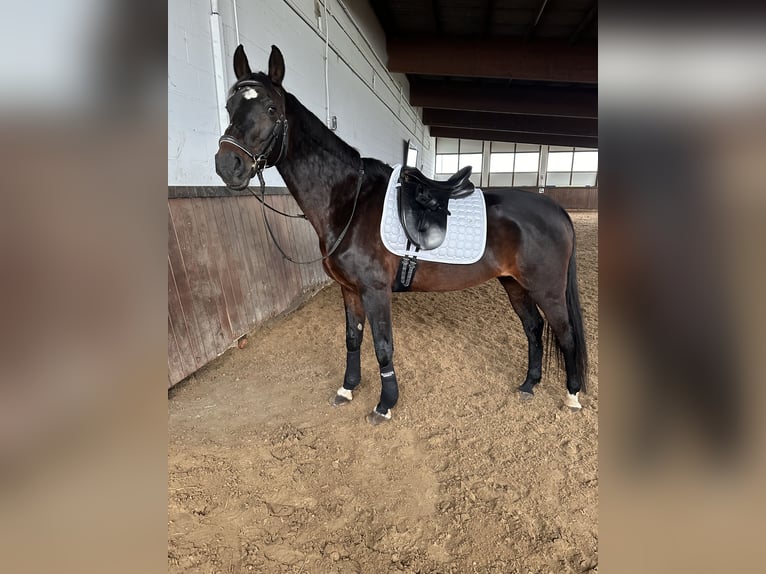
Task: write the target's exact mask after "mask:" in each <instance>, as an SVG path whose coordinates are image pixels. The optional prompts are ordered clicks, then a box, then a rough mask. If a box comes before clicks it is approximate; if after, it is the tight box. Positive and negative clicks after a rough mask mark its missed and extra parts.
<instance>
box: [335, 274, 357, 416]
mask: <svg viewBox="0 0 766 574" xmlns="http://www.w3.org/2000/svg"><path fill="white" fill-rule="evenodd" d="M341 291H342V292H343V304H344V306H345V307H346V374H345V376H344V377H343V386H342V387H341V388H339V389H338V391H337V392H336V394H335V398H334V399H333V404H334V405H335V406H336V407H339V406H343V405H346V404H348V403H350V402H351V399H352V398H353V393H352V391H353V390H354V389H355V388H356V387H358V386H359V383H360V382H362V361H361V356H360V348H361V346H362V337H363V336H364V306H363V305H362V298H361V297H360V296H359V294H358V293H355V292H354V291H351V290H350V289H347V288H346V287H341Z"/></svg>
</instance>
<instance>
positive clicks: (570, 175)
mask: <svg viewBox="0 0 766 574" xmlns="http://www.w3.org/2000/svg"><path fill="white" fill-rule="evenodd" d="M597 175H598V150H594V149H591V148H581V147H560V146H550V152H549V153H548V169H547V173H546V176H545V185H551V186H558V187H587V186H593V185H596V178H597Z"/></svg>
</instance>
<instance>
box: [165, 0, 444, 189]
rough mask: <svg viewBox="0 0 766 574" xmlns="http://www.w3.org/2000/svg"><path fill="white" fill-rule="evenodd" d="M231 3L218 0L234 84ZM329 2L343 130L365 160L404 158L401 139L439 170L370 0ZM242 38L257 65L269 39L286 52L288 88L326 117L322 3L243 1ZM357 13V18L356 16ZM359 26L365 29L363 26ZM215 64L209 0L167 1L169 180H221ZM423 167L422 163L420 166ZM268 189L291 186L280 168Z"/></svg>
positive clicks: (334, 103)
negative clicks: (389, 65)
mask: <svg viewBox="0 0 766 574" xmlns="http://www.w3.org/2000/svg"><path fill="white" fill-rule="evenodd" d="M233 2H234V0H219V12H220V18H221V22H222V30H223V52H224V60H225V61H224V70H225V73H226V86H227V88H228V87H229V86H230V85H231V84H232V83H233V82H234V80H235V78H234V72H233V70H232V58H233V55H234V50H235V49H236V47H237V40H236V35H235V27H234V10H233ZM344 4H345V5H346V7H347V8H348V11H349V13H350V16H349V15H348V14H346V12H345V11H344V10H343V8H342V6H341V4H340V1H339V0H327V9H328V13H329V18H328V20H329V34H330V51H329V56H330V57H329V66H328V68H329V69H328V72H329V85H330V114H331V115H335V116H337V118H338V130H337V134H338V135H339V136H340V137H341V138H343V139H344V140H345V141H346V142H348V143H349V144H351V145H352V146H354V147H355V148H357V149H358V150H359V151H360V152H361V153H362V155H363V156H371V157H376V158H378V159H381V160H383V161H385V162H387V163H391V164H394V163H400V162H401V161H402V157H401V156H402V150H403V142H404V140H408V139H409V140H412V142H413V143H414V144H415V145H416V147H417V148H418V151H419V153H418V162H419V163H420V164H422V169H423V171H424V173H426V174H428V175H432V174H433V168H434V152H435V147H436V146H435V144H434V139H433V138H431V137H430V136H429V134H428V128H427V127H424V126H423V124H422V122H421V121H420V117H419V116H420V109H416V108H413V107H412V106H410V105H409V104H408V97H409V85H408V83H407V79H406V77H405V76H403V75H400V74H395V75H391V74H389V73H388V71H387V70H386V69H385V65H384V63H385V61H386V49H385V34H384V33H383V31H382V29H381V28H380V25H379V24H378V22H377V19H376V18H375V15H374V13H373V11H372V9H371V8H370V6H369V4H368V2H367V1H366V0H344ZM237 13H238V21H239V33H240V41H241V43H242V44H244V46H245V51H246V52H247V55H248V59H249V61H250V65H251V67H252V68H253V70H264V71H265V70H266V69H267V67H268V57H269V53H270V51H271V45H272V44H276V45H277V46H279V48H280V50H281V51H282V54H283V55H284V57H285V64H286V68H287V70H286V73H285V81H284V86H285V88H286V89H287V91H289V92H291V93H293V94H294V95H295V96H296V97H297V98H298V99H299V100H300V101H301V102H302V103H303V104H304V105H305V106H306V107H307V108H308V109H309V110H311V111H312V112H313V113H315V114H316V115H317V116H318V117H319V118H320V119H322V120H324V119H325V116H326V111H325V66H324V29H325V27H324V23H323V22H320V21H319V19H318V18H317V13H319V14H320V15H322V13H323V9H322V4H321V0H258V1H243V0H239V1H238V2H237ZM352 19H353V21H352ZM357 25H358V26H359V28H360V30H359V29H357ZM217 106H218V100H217V96H216V86H215V78H214V67H213V49H212V42H211V32H210V1H209V0H169V2H168V184H169V185H190V186H191V185H222V183H221V181H220V179H219V178H218V176H217V175H216V174H215V166H214V160H213V157H214V155H215V152H216V149H217V147H218V146H217V141H218V137H219V136H220V135H221V132H220V127H219V122H218V107H217ZM419 167H420V166H419ZM265 176H266V183H267V185H270V186H284V182H283V181H282V179H281V178H280V177H279V174H278V173H277V171H276V169H269V170H267V171H266V172H265Z"/></svg>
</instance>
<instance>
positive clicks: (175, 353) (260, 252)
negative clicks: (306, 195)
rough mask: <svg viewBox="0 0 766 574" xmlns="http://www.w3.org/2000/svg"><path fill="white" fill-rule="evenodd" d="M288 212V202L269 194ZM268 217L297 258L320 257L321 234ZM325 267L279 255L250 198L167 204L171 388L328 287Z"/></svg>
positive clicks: (188, 199) (189, 199)
mask: <svg viewBox="0 0 766 574" xmlns="http://www.w3.org/2000/svg"><path fill="white" fill-rule="evenodd" d="M266 200H267V202H268V203H269V204H271V205H273V206H274V207H275V208H276V209H280V210H282V211H285V212H287V213H299V212H300V210H299V208H298V206H297V205H296V203H295V201H294V200H293V198H292V197H291V196H288V195H272V196H267V198H266ZM267 217H268V218H269V223H270V224H271V226H272V230H273V231H274V234H275V236H276V237H277V240H278V241H279V242H280V245H281V246H282V248H283V249H284V250H285V251H286V252H287V253H288V254H289V255H290V256H291V257H293V258H295V259H298V260H301V261H303V260H308V259H312V258H314V257H316V253H317V252H318V249H317V247H316V245H317V239H316V234H315V233H314V230H313V229H312V228H311V226H310V224H309V223H308V222H306V221H304V220H301V219H290V220H288V219H285V218H283V217H281V216H279V215H277V214H275V213H273V212H268V215H267ZM329 281H330V280H329V278H328V277H327V276H326V275H325V273H324V270H323V269H322V265H321V263H314V264H312V265H307V266H298V265H295V264H294V263H290V262H289V261H287V260H286V259H284V258H283V257H282V255H281V254H280V253H279V251H278V250H277V249H276V247H275V246H274V245H273V243H272V241H271V239H270V238H269V236H268V232H267V231H266V229H265V227H264V224H263V215H262V213H261V207H260V204H259V203H258V202H257V201H256V199H255V198H253V197H244V196H236V197H184V198H178V199H169V200H168V386H172V385H174V384H175V383H177V382H178V381H180V380H182V379H183V378H184V377H187V376H189V375H190V374H191V373H193V372H194V371H195V370H197V369H199V368H200V367H202V366H203V365H205V364H206V363H207V362H209V361H210V360H212V359H214V358H215V357H217V356H218V355H220V354H221V353H223V352H224V351H225V350H226V349H228V348H229V347H230V346H231V345H232V344H234V343H235V342H236V341H237V339H239V338H240V337H241V336H242V335H245V334H247V333H248V332H249V331H251V330H253V329H254V328H255V327H256V326H257V325H259V324H260V323H262V322H263V321H264V320H266V319H269V318H271V317H274V316H276V315H278V314H279V313H282V312H284V311H285V310H287V309H289V308H291V307H293V306H295V305H296V304H298V303H299V302H300V301H301V300H302V299H303V298H304V297H306V296H307V294H309V293H311V292H313V291H315V290H316V289H318V288H320V287H322V286H324V285H326V284H327V283H329Z"/></svg>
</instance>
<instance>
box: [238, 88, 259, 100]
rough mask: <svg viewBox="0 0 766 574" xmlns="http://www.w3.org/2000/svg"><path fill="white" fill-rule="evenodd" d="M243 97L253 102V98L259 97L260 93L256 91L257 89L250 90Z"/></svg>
mask: <svg viewBox="0 0 766 574" xmlns="http://www.w3.org/2000/svg"><path fill="white" fill-rule="evenodd" d="M242 97H243V98H245V99H246V100H252V99H253V98H257V97H258V92H257V91H255V88H248V89H246V90H245V91H244V92H242Z"/></svg>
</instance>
